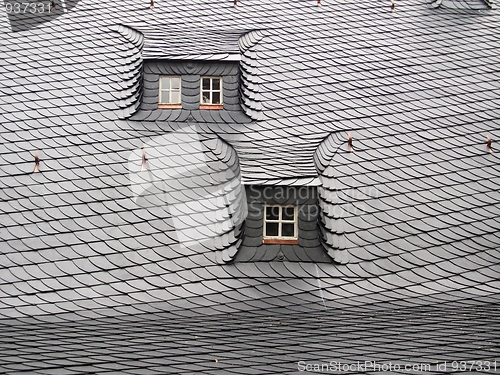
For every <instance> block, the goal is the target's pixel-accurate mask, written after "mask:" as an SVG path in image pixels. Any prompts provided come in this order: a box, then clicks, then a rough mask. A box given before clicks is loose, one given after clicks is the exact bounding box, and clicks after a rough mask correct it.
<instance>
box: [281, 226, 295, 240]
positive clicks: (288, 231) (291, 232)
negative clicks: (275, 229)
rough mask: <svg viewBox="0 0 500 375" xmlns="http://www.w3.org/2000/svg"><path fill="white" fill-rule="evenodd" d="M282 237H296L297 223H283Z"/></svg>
mask: <svg viewBox="0 0 500 375" xmlns="http://www.w3.org/2000/svg"><path fill="white" fill-rule="evenodd" d="M281 236H282V237H294V236H295V223H283V224H281Z"/></svg>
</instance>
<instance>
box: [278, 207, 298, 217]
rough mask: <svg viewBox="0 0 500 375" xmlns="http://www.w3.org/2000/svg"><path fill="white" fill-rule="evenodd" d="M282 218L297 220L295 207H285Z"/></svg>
mask: <svg viewBox="0 0 500 375" xmlns="http://www.w3.org/2000/svg"><path fill="white" fill-rule="evenodd" d="M281 219H282V220H295V209H294V207H284V208H283V212H282V214H281Z"/></svg>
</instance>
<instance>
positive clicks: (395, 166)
mask: <svg viewBox="0 0 500 375" xmlns="http://www.w3.org/2000/svg"><path fill="white" fill-rule="evenodd" d="M239 3H240V5H239V6H238V7H237V8H234V7H233V5H232V2H230V1H229V2H228V1H217V2H210V3H209V2H205V1H201V0H200V1H190V2H182V3H176V4H175V5H172V4H170V3H169V4H168V5H167V4H166V3H162V2H157V6H155V8H154V9H153V10H151V9H149V2H147V3H144V4H142V3H138V2H136V1H125V2H121V3H120V5H119V6H117V5H116V4H114V3H109V2H103V3H100V4H99V7H98V8H96V5H95V2H90V1H85V0H84V1H81V2H79V4H78V7H77V8H76V9H75V10H74V11H72V12H69V13H67V14H61V16H60V17H58V18H56V19H54V20H53V21H52V22H51V23H50V24H44V25H41V26H39V27H38V28H37V29H36V30H32V31H26V32H24V33H23V34H22V38H20V37H18V35H15V34H14V33H9V32H8V31H3V32H4V36H5V37H4V38H2V39H1V40H0V51H1V53H2V58H3V60H2V64H1V65H0V77H1V78H2V79H1V81H0V116H1V127H0V142H1V143H0V144H1V148H0V197H1V200H0V213H1V214H0V239H1V244H0V248H1V252H0V315H1V316H2V317H13V318H21V319H24V318H26V317H37V319H45V320H47V321H50V320H52V319H54V320H57V319H66V320H70V321H72V320H76V319H86V318H89V319H90V320H92V319H94V318H95V319H97V318H107V317H115V316H124V317H126V316H128V315H130V314H139V313H145V312H151V313H153V312H162V311H172V312H177V313H179V314H181V313H183V312H186V311H189V312H193V313H200V314H201V313H203V312H205V313H207V312H209V313H233V312H237V311H245V310H256V311H262V310H263V309H269V308H283V309H292V310H293V309H295V311H297V310H306V311H308V309H309V305H307V303H310V304H312V305H314V306H316V305H317V306H324V305H323V303H325V304H326V305H327V306H328V305H329V304H330V303H333V302H332V301H335V306H336V307H337V308H341V307H342V308H346V307H347V306H366V305H367V304H370V303H376V302H380V301H382V302H388V301H393V302H392V303H393V304H394V306H396V307H398V308H404V307H406V306H410V307H411V306H419V305H420V306H423V305H425V304H427V303H428V302H429V301H430V300H431V299H432V300H433V301H438V302H443V303H444V302H446V301H450V300H451V301H460V302H461V303H462V304H473V303H476V302H477V301H480V300H482V301H490V302H497V301H498V294H497V290H498V288H499V286H500V285H499V282H498V275H499V271H500V270H499V266H498V265H499V264H500V256H499V253H498V248H499V247H500V239H499V235H498V233H499V230H498V229H499V227H500V225H499V212H500V210H499V201H500V199H499V198H500V197H499V193H498V182H499V181H498V176H499V174H498V161H497V158H498V156H497V155H498V153H497V152H495V153H494V154H490V153H489V152H488V150H487V149H486V133H488V134H490V135H491V137H492V138H493V139H494V140H497V139H499V137H500V132H499V130H498V123H499V119H500V101H499V94H500V91H499V88H498V85H497V82H498V81H499V78H500V77H499V71H500V69H499V67H498V62H497V61H498V59H497V56H498V50H499V45H498V44H499V42H498V38H497V35H498V32H496V31H498V28H499V27H500V26H499V25H500V22H499V15H498V12H496V11H495V10H491V11H488V12H473V11H471V12H468V13H467V12H458V11H451V10H446V11H444V10H440V9H437V10H431V9H428V8H427V6H426V5H425V4H422V3H421V2H419V1H413V0H412V1H408V2H405V3H399V2H398V3H397V5H396V11H395V12H394V13H393V12H390V7H389V4H387V5H385V4H383V3H377V2H373V1H361V2H356V3H353V2H348V1H340V2H331V3H330V2H328V1H324V4H323V6H322V7H317V6H316V2H315V1H301V2H296V1H281V2H275V1H261V0H248V1H240V2H239ZM214 21H217V22H216V23H215V22H214ZM1 22H2V26H5V28H2V30H8V25H6V24H5V22H6V20H5V19H2V21H1ZM117 24H123V25H126V27H124V28H123V30H121V31H120V32H116V31H117V30H120V27H119V26H118V28H117V26H116V25H117ZM215 25H216V26H215ZM251 30H259V32H256V31H251ZM249 32H250V33H249ZM248 33H249V34H248ZM140 34H142V35H143V36H144V46H143V47H141V46H142V42H141V41H140V37H139V35H140ZM41 35H43V36H44V37H41ZM217 41H218V42H217ZM238 42H239V43H238ZM141 48H142V53H141ZM240 48H241V51H242V55H241V57H240ZM158 57H163V58H170V59H175V58H178V59H182V58H185V59H195V58H200V59H205V60H217V59H227V60H233V61H237V60H239V59H240V58H241V61H242V63H241V65H240V67H241V70H242V71H241V82H242V93H243V94H242V104H243V110H244V111H246V114H247V115H248V116H249V117H250V118H251V119H252V120H253V121H247V122H245V123H239V122H235V121H234V118H232V117H231V116H225V115H222V114H221V116H220V117H221V119H220V120H219V119H217V120H214V119H213V118H212V117H211V115H210V114H209V113H208V114H206V113H198V114H194V115H192V118H188V121H186V122H182V123H176V121H174V120H173V119H172V118H169V119H168V120H167V117H168V116H170V113H168V114H167V112H164V113H162V115H163V116H165V118H162V117H161V116H160V117H158V116H154V117H151V118H150V117H149V116H143V117H139V114H140V112H137V113H135V110H136V108H137V103H138V98H139V97H140V95H141V87H140V86H139V85H137V82H139V81H140V80H139V79H138V74H139V72H140V71H141V68H140V67H141V64H142V63H143V62H142V61H141V58H158ZM133 113H135V114H134V116H137V117H133V119H130V118H129V117H128V116H129V115H132V114H133ZM207 116H208V117H207ZM224 116H225V117H224ZM241 116H242V117H243V114H241ZM125 118H128V120H124V119H125ZM187 123H190V124H196V129H197V134H199V136H200V139H202V140H203V142H205V141H206V142H205V143H204V144H205V147H206V150H205V151H206V152H205V154H206V155H207V158H209V159H210V160H211V161H213V165H214V166H215V165H216V166H217V168H216V169H214V170H212V172H213V174H214V175H215V172H216V171H218V172H221V173H225V172H227V173H229V172H228V171H229V170H230V171H231V173H232V174H233V175H237V173H236V172H235V171H236V170H237V169H238V166H239V169H240V170H241V176H242V179H243V180H244V181H246V182H249V183H251V182H252V181H260V182H266V181H267V182H269V181H274V182H283V181H285V183H286V181H287V180H293V181H306V180H307V181H314V180H316V178H317V177H318V175H319V180H320V183H321V186H320V187H318V191H319V199H320V205H321V207H322V208H323V209H324V215H323V216H322V217H321V224H320V226H321V228H322V230H323V232H322V233H323V236H322V238H321V239H320V240H321V241H322V244H323V246H325V247H326V249H327V250H330V248H329V247H331V248H333V249H334V250H335V251H334V256H337V253H338V254H339V256H344V255H341V254H345V255H346V256H347V257H346V259H347V260H348V261H349V263H347V265H334V264H324V263H318V264H314V263H304V262H256V263H242V262H235V263H233V264H223V265H219V264H217V259H215V255H214V254H215V253H217V251H219V249H234V245H237V244H238V242H239V241H240V240H241V230H242V228H240V227H235V228H228V227H227V226H223V225H222V223H225V222H226V220H227V218H226V217H223V216H221V217H218V218H217V224H219V223H220V224H221V226H220V229H221V231H222V232H223V233H224V235H222V236H219V237H217V239H214V240H213V242H209V243H208V244H207V243H205V242H203V241H202V242H203V243H200V242H199V241H196V240H195V239H194V240H193V244H192V245H191V246H190V248H189V250H190V251H191V252H190V253H189V255H185V254H184V252H185V248H181V247H180V246H179V241H178V238H176V237H175V234H176V232H175V230H174V228H175V223H174V222H173V221H172V220H171V218H170V216H169V215H171V213H170V212H168V211H167V210H166V209H164V208H163V207H159V206H158V205H157V204H156V203H155V202H149V203H148V201H147V199H146V200H145V202H146V203H145V204H144V205H143V206H140V207H139V206H137V204H136V203H135V202H134V200H133V198H132V197H133V194H132V191H131V186H130V179H129V171H130V170H129V168H128V158H129V156H130V154H131V153H132V151H133V150H140V148H141V147H143V145H144V144H146V143H148V142H150V141H152V140H153V139H154V138H155V137H158V136H164V135H166V134H168V133H170V132H175V131H177V130H178V128H179V127H180V126H185V125H186V124H187ZM347 132H351V133H352V134H353V137H354V144H353V146H354V149H355V150H356V151H355V152H354V153H349V152H348V151H347V149H346V144H345V142H346V141H347V136H346V133H347ZM332 134H335V135H336V136H332V137H333V140H332V139H330V138H329V137H330V135H332ZM205 137H206V138H205ZM221 139H222V140H221ZM329 139H330V140H329ZM495 144H496V143H495V142H494V143H493V146H494V148H495ZM339 147H340V148H339ZM337 148H338V150H339V151H338V152H336V150H337ZM36 150H39V151H40V160H41V164H40V170H41V173H37V174H32V173H31V172H32V171H33V168H34V157H33V153H34V152H35V151H36ZM236 155H237V156H238V161H236V160H232V158H236ZM181 164H182V163H179V164H175V166H179V165H181ZM211 165H212V164H211ZM214 168H215V167H214ZM197 177H199V176H192V175H187V176H185V179H183V180H182V184H183V185H182V186H180V185H179V186H178V189H179V190H178V191H179V192H180V191H182V192H183V193H186V194H189V192H191V191H194V193H193V194H194V196H191V198H196V197H197V196H199V195H197V194H199V193H202V190H203V189H204V187H206V186H212V184H210V183H208V181H206V180H203V181H202V180H201V177H200V179H198V178H197ZM204 177H205V178H208V176H207V175H204ZM222 180H223V179H222ZM190 184H192V185H190ZM187 186H189V189H186V187H187ZM172 189H173V190H172V191H174V192H175V187H174V185H172ZM370 189H372V190H370ZM229 190H230V189H229ZM371 191H372V192H376V195H373V194H372V195H371V193H370V192H371ZM230 193H231V191H229V192H228V195H229V196H231V194H230ZM152 196H156V195H155V194H152ZM183 198H185V196H184V195H182V194H179V199H183ZM236 200H237V199H236V197H234V196H231V202H234V201H236ZM353 206H354V207H353ZM336 207H340V208H342V209H343V211H342V212H343V214H342V215H340V217H337V216H335V215H336V213H335V210H334V208H336ZM361 207H362V209H363V211H362V212H361V213H360V214H359V215H351V214H350V213H351V212H352V210H350V208H361ZM221 208H222V206H221ZM330 210H332V211H330ZM196 219H197V220H198V221H196ZM219 219H220V221H219ZM204 220H205V219H204V218H202V217H201V216H200V217H199V218H195V217H194V216H193V218H192V221H191V219H190V220H189V221H188V222H186V223H185V224H186V226H190V225H195V224H196V225H197V226H200V227H203V223H205V221H204ZM339 220H340V221H341V222H342V223H343V224H342V226H337V223H336V222H337V221H339ZM341 239H343V240H341ZM217 241H220V242H217ZM214 249H215V250H214ZM337 250H338V251H337ZM234 255H235V254H234V253H233V251H232V250H231V252H230V256H229V258H231V256H234ZM226 260H228V258H226ZM222 261H224V259H222ZM431 297H432V298H431ZM302 306H303V307H302ZM124 319H126V318H124ZM11 370H12V371H13V370H14V369H11ZM118 371H119V370H118ZM48 372H50V371H48Z"/></svg>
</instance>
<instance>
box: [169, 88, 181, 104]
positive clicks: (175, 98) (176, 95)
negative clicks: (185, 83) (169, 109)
mask: <svg viewBox="0 0 500 375" xmlns="http://www.w3.org/2000/svg"><path fill="white" fill-rule="evenodd" d="M180 102H181V97H180V92H179V91H172V92H171V95H170V103H180Z"/></svg>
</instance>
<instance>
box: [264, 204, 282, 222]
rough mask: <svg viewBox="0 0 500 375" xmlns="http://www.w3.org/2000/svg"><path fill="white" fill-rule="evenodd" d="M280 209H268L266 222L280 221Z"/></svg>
mask: <svg viewBox="0 0 500 375" xmlns="http://www.w3.org/2000/svg"><path fill="white" fill-rule="evenodd" d="M279 212H280V208H279V207H278V206H273V207H269V206H268V207H266V220H278V219H279Z"/></svg>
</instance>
